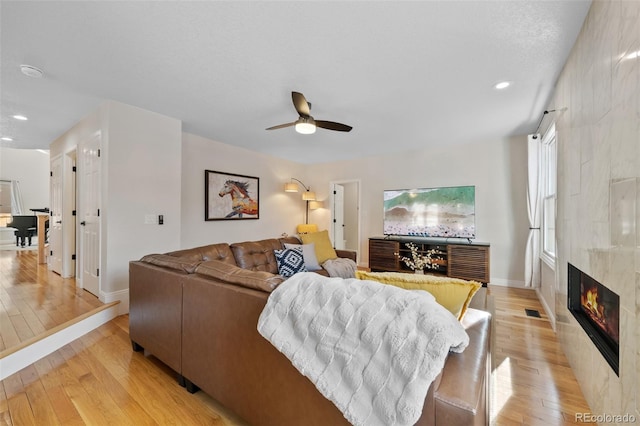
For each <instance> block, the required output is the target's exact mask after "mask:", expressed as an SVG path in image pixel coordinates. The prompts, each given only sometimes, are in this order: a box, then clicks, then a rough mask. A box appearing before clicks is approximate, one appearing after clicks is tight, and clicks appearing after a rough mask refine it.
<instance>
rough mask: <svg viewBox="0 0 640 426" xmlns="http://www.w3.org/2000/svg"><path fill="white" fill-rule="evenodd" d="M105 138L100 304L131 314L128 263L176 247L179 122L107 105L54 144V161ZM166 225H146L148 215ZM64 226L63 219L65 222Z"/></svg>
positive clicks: (178, 212)
mask: <svg viewBox="0 0 640 426" xmlns="http://www.w3.org/2000/svg"><path fill="white" fill-rule="evenodd" d="M96 132H100V133H101V135H102V136H101V138H102V142H101V143H102V157H101V158H102V165H101V167H102V200H101V205H102V207H101V217H102V230H101V254H100V256H101V278H100V280H101V281H100V293H101V294H100V298H101V300H102V301H110V300H122V301H123V309H124V312H126V311H127V310H128V293H127V291H128V287H129V272H128V271H129V261H131V260H135V259H139V258H140V257H142V256H143V255H145V254H149V253H158V252H163V251H169V250H172V249H175V248H176V247H177V246H178V245H179V241H180V224H181V218H180V214H181V208H180V203H179V200H180V188H181V185H180V179H181V170H180V169H181V160H180V158H181V132H182V124H181V122H180V120H177V119H175V118H171V117H166V116H163V115H160V114H156V113H153V112H150V111H146V110H143V109H141V108H136V107H132V106H129V105H125V104H122V103H118V102H113V101H109V102H106V103H105V104H103V105H101V106H100V108H98V109H97V110H96V111H94V112H92V113H91V114H90V115H88V116H87V117H85V118H84V119H83V120H81V121H80V122H78V123H77V124H76V125H75V126H74V127H73V128H71V129H69V130H68V131H67V132H66V133H65V134H63V135H62V136H60V137H59V138H58V139H56V140H55V141H54V142H53V143H52V144H51V157H52V158H53V157H55V156H56V155H61V154H66V153H68V152H70V151H73V150H74V149H76V147H77V146H78V144H79V142H80V141H82V140H84V139H86V138H88V137H89V136H91V135H93V134H95V133H96ZM147 214H150V215H153V216H154V217H157V215H158V214H163V215H164V219H165V220H164V225H157V224H153V225H145V224H144V219H145V215H147ZM65 222H68V221H65V220H64V218H63V224H64V223H65Z"/></svg>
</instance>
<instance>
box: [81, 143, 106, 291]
mask: <svg viewBox="0 0 640 426" xmlns="http://www.w3.org/2000/svg"><path fill="white" fill-rule="evenodd" d="M79 164H80V170H79V172H80V177H81V179H80V188H79V195H80V200H79V213H80V218H79V220H80V231H79V232H80V255H79V259H78V261H79V263H80V275H81V277H82V287H83V288H84V289H85V290H87V291H89V292H91V293H92V294H94V295H96V296H98V297H99V296H100V199H101V191H100V176H101V174H100V135H99V134H98V135H95V136H93V137H91V138H90V139H88V140H86V141H83V142H81V143H80V159H79Z"/></svg>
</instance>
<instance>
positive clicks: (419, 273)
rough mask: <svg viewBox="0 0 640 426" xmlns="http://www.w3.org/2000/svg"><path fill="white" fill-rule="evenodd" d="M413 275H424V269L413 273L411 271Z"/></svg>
mask: <svg viewBox="0 0 640 426" xmlns="http://www.w3.org/2000/svg"><path fill="white" fill-rule="evenodd" d="M413 272H414V273H416V274H418V275H424V269H416V270H415V271H413Z"/></svg>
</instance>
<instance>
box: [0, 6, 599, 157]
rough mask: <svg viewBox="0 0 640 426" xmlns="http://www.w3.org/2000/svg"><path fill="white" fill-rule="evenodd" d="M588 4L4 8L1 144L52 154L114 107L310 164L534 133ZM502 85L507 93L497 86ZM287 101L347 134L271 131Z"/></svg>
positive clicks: (284, 115) (287, 112)
mask: <svg viewBox="0 0 640 426" xmlns="http://www.w3.org/2000/svg"><path fill="white" fill-rule="evenodd" d="M589 6H590V1H583V0H564V1H535V0H530V1H515V0H513V1H480V0H479V1H425V2H417V1H409V2H399V1H393V2H391V1H383V2H365V1H349V2H343V1H340V2H328V1H323V2H313V1H297V2H283V1H260V2H257V1H252V2H247V1H235V2H231V1H225V2H222V1H200V2H185V1H162V2H161V1H156V2H141V1H129V2H112V1H84V2H59V1H41V2H36V1H6V0H2V2H1V3H0V15H1V16H0V19H1V30H0V31H1V33H0V35H1V39H0V46H1V61H2V62H1V75H0V77H1V80H0V90H1V92H0V93H1V105H0V106H1V115H0V136H8V137H12V138H13V139H14V141H13V142H3V143H2V146H8V147H17V148H44V149H46V148H48V146H49V143H51V142H52V141H53V140H54V139H55V138H56V137H58V136H60V135H61V134H62V133H63V132H64V131H66V130H67V129H69V128H70V127H71V126H73V125H74V124H75V123H76V122H78V121H79V120H80V119H82V118H83V117H84V116H86V115H87V114H88V113H90V112H91V111H93V110H94V109H95V108H96V107H97V106H98V105H99V104H100V103H101V102H103V101H104V100H105V99H113V100H117V101H120V102H124V103H127V104H130V105H135V106H138V107H141V108H144V109H147V110H151V111H155V112H158V113H161V114H164V115H168V116H171V117H175V118H178V119H181V120H182V122H183V130H184V131H186V132H189V133H195V134H198V135H201V136H204V137H207V138H210V139H213V140H217V141H220V142H224V143H227V144H232V145H236V146H241V147H244V148H247V149H250V150H254V151H259V152H263V153H267V154H271V155H274V156H278V157H283V158H288V159H291V160H294V161H299V162H304V163H312V162H325V161H333V160H336V159H349V158H356V157H362V156H368V155H384V154H385V153H389V152H397V151H402V150H411V149H418V148H425V147H429V146H436V145H443V144H446V145H456V144H462V143H469V142H474V141H485V140H488V139H495V138H502V137H507V136H512V135H522V134H527V133H531V132H533V131H535V130H536V128H537V126H538V122H539V120H540V117H541V114H542V112H543V110H544V109H545V108H546V107H547V103H548V102H549V99H550V96H551V94H552V92H553V87H554V84H555V82H556V79H557V77H558V75H559V73H560V71H561V70H562V67H563V65H564V63H565V61H566V58H567V55H568V53H569V52H570V50H571V47H572V46H573V44H574V42H575V40H576V37H577V34H578V32H579V30H580V27H581V26H582V23H583V21H584V18H585V16H586V13H587V11H588V8H589ZM20 64H30V65H34V66H36V67H39V68H41V69H42V70H44V72H45V77H44V78H42V79H39V80H36V79H31V78H28V77H26V76H24V75H22V74H21V73H20V70H19V66H20ZM502 80H509V81H512V82H513V85H512V87H510V88H509V89H507V90H504V91H497V90H495V89H493V87H492V86H493V85H494V84H495V83H496V82H499V81H502ZM292 90H295V91H300V92H302V93H303V94H304V95H305V96H306V97H307V100H308V101H310V102H311V103H312V104H313V108H312V111H311V113H312V115H313V116H314V117H315V118H316V119H321V120H331V121H338V122H341V123H346V124H348V125H351V126H353V128H354V129H353V130H352V131H351V132H350V133H342V132H333V131H328V130H323V129H318V131H317V132H316V133H315V134H313V135H300V134H297V133H296V132H295V131H294V129H293V128H292V127H290V128H286V129H280V130H273V131H266V130H265V128H267V127H270V126H273V125H276V124H281V123H286V122H291V121H294V120H295V119H296V118H297V114H296V112H295V110H294V108H293V105H292V103H291V91H292ZM558 107H562V106H558ZM18 113H20V114H24V115H26V116H28V117H29V120H28V121H26V122H18V121H16V120H15V119H13V118H11V116H12V115H14V114H18Z"/></svg>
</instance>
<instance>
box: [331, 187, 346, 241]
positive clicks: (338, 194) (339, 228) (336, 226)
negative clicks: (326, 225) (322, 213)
mask: <svg viewBox="0 0 640 426" xmlns="http://www.w3.org/2000/svg"><path fill="white" fill-rule="evenodd" d="M333 246H334V247H335V248H336V249H340V250H342V249H344V247H345V241H344V187H343V186H342V185H339V184H334V185H333Z"/></svg>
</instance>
